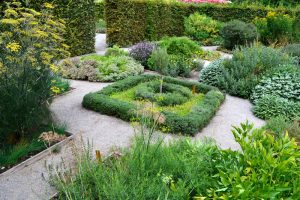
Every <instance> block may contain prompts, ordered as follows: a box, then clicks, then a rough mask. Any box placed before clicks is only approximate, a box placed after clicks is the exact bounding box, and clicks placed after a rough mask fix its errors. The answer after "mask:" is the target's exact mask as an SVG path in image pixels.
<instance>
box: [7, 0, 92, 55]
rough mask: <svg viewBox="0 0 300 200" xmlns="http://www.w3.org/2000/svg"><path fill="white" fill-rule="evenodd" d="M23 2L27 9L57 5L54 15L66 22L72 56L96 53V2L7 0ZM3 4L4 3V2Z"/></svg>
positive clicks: (88, 0)
mask: <svg viewBox="0 0 300 200" xmlns="http://www.w3.org/2000/svg"><path fill="white" fill-rule="evenodd" d="M8 1H18V2H21V3H22V4H23V5H24V6H25V7H29V8H33V9H35V10H40V9H41V6H42V5H43V4H44V3H45V2H50V3H52V4H53V5H55V8H54V14H55V15H56V16H57V17H58V18H61V19H64V20H65V21H66V35H65V39H66V42H65V43H66V44H67V45H69V46H70V49H69V51H70V53H71V56H78V55H83V54H88V53H93V52H94V51H95V31H96V18H95V3H94V0H76V1H74V0H7V1H5V2H8ZM2 4H3V2H2Z"/></svg>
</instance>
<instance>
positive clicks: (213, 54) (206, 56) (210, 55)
mask: <svg viewBox="0 0 300 200" xmlns="http://www.w3.org/2000/svg"><path fill="white" fill-rule="evenodd" d="M195 57H196V58H197V57H200V58H201V59H202V60H208V61H214V60H216V59H219V58H220V57H221V53H220V52H219V51H210V50H207V51H203V50H200V51H197V52H196V55H195Z"/></svg>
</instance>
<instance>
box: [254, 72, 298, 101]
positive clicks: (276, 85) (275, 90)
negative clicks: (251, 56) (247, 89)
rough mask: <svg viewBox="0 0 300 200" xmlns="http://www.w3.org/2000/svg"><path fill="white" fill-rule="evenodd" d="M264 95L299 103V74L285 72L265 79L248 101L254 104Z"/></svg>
mask: <svg viewBox="0 0 300 200" xmlns="http://www.w3.org/2000/svg"><path fill="white" fill-rule="evenodd" d="M266 94H268V95H274V96H279V97H282V98H285V99H288V100H291V101H300V74H291V73H286V72H285V73H280V74H279V73H278V74H275V75H272V77H266V78H264V79H262V80H261V81H260V82H259V84H258V85H257V86H256V87H255V88H254V90H253V93H252V94H251V98H250V99H251V100H252V101H254V102H255V101H257V100H258V99H260V98H261V97H262V96H263V95H266Z"/></svg>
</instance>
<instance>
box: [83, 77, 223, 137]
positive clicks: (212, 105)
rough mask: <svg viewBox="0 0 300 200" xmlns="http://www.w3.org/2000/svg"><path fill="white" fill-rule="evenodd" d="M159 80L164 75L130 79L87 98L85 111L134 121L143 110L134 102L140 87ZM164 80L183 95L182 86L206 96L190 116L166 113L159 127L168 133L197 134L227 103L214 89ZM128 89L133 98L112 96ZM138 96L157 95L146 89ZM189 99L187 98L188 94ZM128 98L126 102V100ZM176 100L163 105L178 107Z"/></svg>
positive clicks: (185, 82)
mask: <svg viewBox="0 0 300 200" xmlns="http://www.w3.org/2000/svg"><path fill="white" fill-rule="evenodd" d="M159 77H160V76H157V75H142V76H136V77H129V78H127V79H124V80H122V81H119V82H116V83H114V84H112V85H110V86H108V87H105V88H104V89H103V90H101V91H98V92H96V93H90V94H88V95H86V96H85V97H84V99H83V102H82V104H83V106H84V107H85V108H88V109H92V110H95V111H98V112H100V113H103V114H107V115H112V116H116V117H119V118H121V119H124V120H127V121H130V120H131V119H132V118H134V119H136V113H137V112H136V111H139V110H137V108H138V106H137V105H136V104H135V103H134V98H135V95H136V93H135V91H136V87H139V86H140V85H141V84H142V83H145V82H149V81H152V80H158V79H159ZM163 81H164V82H165V83H168V84H169V86H170V84H171V87H173V84H176V85H179V86H178V88H180V89H179V90H180V94H182V93H184V92H185V91H184V90H185V89H182V87H181V86H183V87H186V88H189V90H192V89H193V88H195V92H196V93H204V94H205V95H204V97H203V99H201V100H200V101H199V100H197V101H196V102H194V104H193V105H192V107H191V109H189V110H188V112H187V114H184V115H179V114H177V113H175V112H172V111H170V110H169V111H167V110H163V111H162V114H163V116H164V119H165V120H163V122H161V123H160V124H159V127H160V128H162V129H163V128H165V127H167V130H168V131H169V132H171V133H182V134H187V135H194V134H195V133H197V132H198V130H201V129H202V128H204V126H205V125H206V124H207V123H208V122H209V120H210V119H211V118H212V117H213V116H214V114H215V112H216V111H217V109H218V108H219V106H220V105H221V103H222V102H223V100H224V94H222V93H221V92H220V91H218V90H216V89H215V88H214V87H211V86H207V85H203V84H200V83H196V82H189V81H183V80H179V79H174V78H171V77H164V79H163ZM125 90H126V91H127V90H130V91H131V90H133V97H128V96H131V95H126V97H124V96H122V98H115V97H112V95H115V94H116V93H117V92H118V93H121V92H124V91H125ZM176 90H177V89H176ZM177 91H178V90H177ZM177 93H178V92H177ZM137 95H138V97H143V98H144V99H145V97H147V98H151V96H152V95H153V94H151V90H150V91H149V89H147V88H146V89H145V88H142V89H141V90H138V92H137ZM181 96H182V95H181ZM185 97H187V96H186V95H185ZM124 98H126V99H125V100H124ZM176 98H177V96H176ZM176 98H175V99H174V98H173V97H172V98H171V97H170V96H168V97H167V99H168V100H167V101H165V102H164V103H163V104H161V105H168V104H171V105H172V104H174V101H176V100H177V99H176ZM171 101H173V102H171ZM170 102H171V103H170ZM182 102H183V101H182ZM176 103H179V102H176Z"/></svg>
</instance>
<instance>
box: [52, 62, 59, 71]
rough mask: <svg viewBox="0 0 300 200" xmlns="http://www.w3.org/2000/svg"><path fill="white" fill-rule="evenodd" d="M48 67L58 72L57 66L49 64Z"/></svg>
mask: <svg viewBox="0 0 300 200" xmlns="http://www.w3.org/2000/svg"><path fill="white" fill-rule="evenodd" d="M50 69H51V70H52V71H53V72H54V73H56V72H58V70H59V68H58V67H57V66H56V65H53V64H52V65H50Z"/></svg>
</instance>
